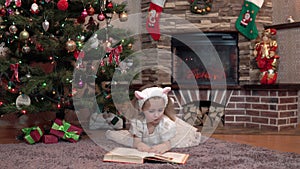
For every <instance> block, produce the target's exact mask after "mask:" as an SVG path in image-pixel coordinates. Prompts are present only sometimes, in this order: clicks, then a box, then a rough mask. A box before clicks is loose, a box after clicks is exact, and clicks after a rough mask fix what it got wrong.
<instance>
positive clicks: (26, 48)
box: [22, 44, 30, 53]
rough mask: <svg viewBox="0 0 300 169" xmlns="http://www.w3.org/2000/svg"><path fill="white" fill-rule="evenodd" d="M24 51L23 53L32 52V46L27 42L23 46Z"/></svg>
mask: <svg viewBox="0 0 300 169" xmlns="http://www.w3.org/2000/svg"><path fill="white" fill-rule="evenodd" d="M22 52H23V53H29V52H30V47H29V46H28V45H27V44H25V45H24V46H23V47H22Z"/></svg>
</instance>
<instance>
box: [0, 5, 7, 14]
mask: <svg viewBox="0 0 300 169" xmlns="http://www.w3.org/2000/svg"><path fill="white" fill-rule="evenodd" d="M5 15H6V9H5V8H3V7H2V8H1V9H0V16H5Z"/></svg>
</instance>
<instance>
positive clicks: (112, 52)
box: [106, 45, 123, 65]
mask: <svg viewBox="0 0 300 169" xmlns="http://www.w3.org/2000/svg"><path fill="white" fill-rule="evenodd" d="M106 52H107V53H109V55H108V63H109V64H112V63H113V60H114V61H115V62H116V64H117V65H118V64H119V63H120V54H121V53H122V52H123V47H122V45H119V46H117V47H115V48H109V47H107V48H106Z"/></svg>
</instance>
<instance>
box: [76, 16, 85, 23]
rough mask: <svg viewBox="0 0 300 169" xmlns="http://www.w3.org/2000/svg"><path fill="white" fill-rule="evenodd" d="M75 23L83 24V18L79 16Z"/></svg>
mask: <svg viewBox="0 0 300 169" xmlns="http://www.w3.org/2000/svg"><path fill="white" fill-rule="evenodd" d="M77 22H78V23H79V24H83V23H84V22H85V16H83V15H80V16H79V17H78V18H77Z"/></svg>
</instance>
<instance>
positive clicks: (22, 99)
mask: <svg viewBox="0 0 300 169" xmlns="http://www.w3.org/2000/svg"><path fill="white" fill-rule="evenodd" d="M30 104H31V100H30V97H29V96H28V95H26V94H21V95H19V96H18V97H17V100H16V107H17V109H19V110H21V107H22V106H30Z"/></svg>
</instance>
